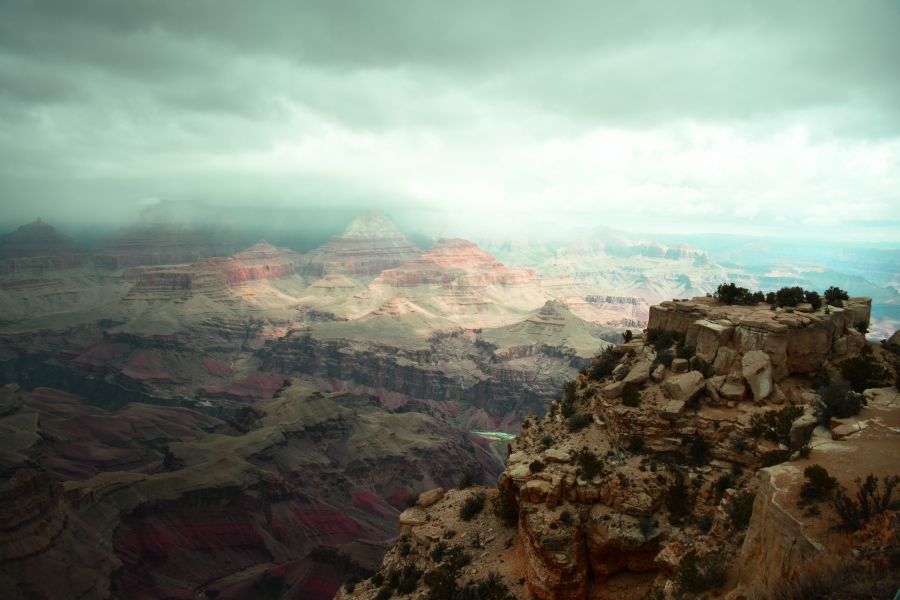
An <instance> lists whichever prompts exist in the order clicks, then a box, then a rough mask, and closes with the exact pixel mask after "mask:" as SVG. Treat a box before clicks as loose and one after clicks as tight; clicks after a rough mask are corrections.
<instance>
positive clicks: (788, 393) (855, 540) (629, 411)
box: [339, 301, 900, 600]
mask: <svg viewBox="0 0 900 600" xmlns="http://www.w3.org/2000/svg"><path fill="white" fill-rule="evenodd" d="M679 304H680V303H679ZM698 304H700V305H704V306H708V307H709V308H710V311H712V309H713V308H715V310H716V311H719V313H718V314H719V317H718V318H717V320H721V321H724V320H728V321H729V322H731V323H735V324H737V325H735V327H739V326H740V322H741V319H743V318H744V316H746V315H747V314H749V313H747V311H746V310H744V309H736V308H734V307H722V306H721V305H718V306H715V307H714V306H712V305H711V304H709V305H707V304H706V303H704V302H699V303H698ZM854 304H855V306H857V307H859V306H863V307H864V306H865V302H859V301H858V302H856V303H854ZM669 308H670V307H669V306H663V307H653V309H651V322H653V323H663V322H664V321H660V320H657V321H654V317H653V315H654V314H657V317H656V319H660V316H659V315H662V314H667V313H666V311H667V310H669ZM671 310H673V311H674V310H675V309H671ZM853 310H857V308H855V307H854V306H853V305H851V306H850V307H849V308H848V311H853ZM859 310H863V309H859ZM707 314H711V313H707ZM828 316H829V317H830V316H831V313H829V315H828ZM674 319H675V317H674V316H672V315H669V320H668V321H665V322H666V323H672V322H675V321H674ZM754 322H756V320H754ZM693 323H694V321H691V322H690V323H688V324H687V325H686V326H685V327H683V328H682V329H677V328H676V327H675V326H674V325H673V326H672V327H671V329H670V331H671V332H674V333H683V334H687V333H688V329H689V328H690V327H692V326H693ZM827 323H831V324H832V325H835V322H833V321H831V320H830V319H828V320H826V319H825V318H822V319H820V320H819V321H816V322H815V323H814V322H812V321H810V322H808V323H806V327H804V328H801V326H800V325H799V324H797V325H795V326H794V327H790V328H788V329H787V331H786V337H787V339H788V340H790V339H791V337H792V336H795V335H796V336H799V337H802V336H803V335H804V333H805V331H804V330H805V329H806V328H810V327H828V325H827ZM781 325H783V326H785V323H784V322H783V321H781ZM835 328H836V325H835ZM770 333H776V334H777V333H778V332H770ZM739 335H740V334H738V336H739ZM846 335H847V332H846V330H841V331H838V332H837V334H836V339H840V338H841V337H844V336H846ZM691 339H692V341H693V338H691ZM789 346H790V347H791V348H793V347H794V346H792V345H791V344H790V342H789ZM678 347H679V349H680V348H683V347H686V344H685V343H684V342H682V343H681V344H679V346H678ZM700 347H702V346H701V344H698V345H697V348H700ZM853 347H855V346H850V348H851V349H850V350H847V351H846V352H843V351H842V352H835V348H834V346H832V347H831V350H832V352H831V353H830V354H829V355H827V357H826V358H825V359H824V360H823V368H824V369H826V370H830V371H832V372H836V370H835V364H839V362H842V361H845V360H846V359H847V358H848V357H853V356H859V353H858V351H857V352H854V351H853V350H852V348H853ZM722 348H729V349H731V350H732V351H733V352H734V357H733V358H734V360H735V361H736V362H735V364H737V365H740V366H741V377H742V379H741V382H740V385H741V387H742V388H744V386H746V393H745V394H743V395H742V399H739V400H727V399H725V398H723V397H722V396H721V395H720V394H719V393H718V391H717V382H716V379H715V376H713V375H712V373H709V374H708V375H705V374H704V373H702V372H700V371H696V370H688V369H690V365H689V364H688V362H689V361H687V360H684V359H675V360H673V361H672V362H671V366H670V367H666V366H665V365H664V364H660V363H659V362H658V361H657V352H656V351H655V350H654V349H653V348H652V347H651V346H649V345H644V343H643V341H642V340H636V341H634V342H631V343H629V344H624V345H620V346H617V347H615V348H614V350H613V354H612V355H606V356H604V357H603V358H602V359H598V361H596V362H595V364H594V365H593V367H592V368H591V369H590V370H586V371H585V372H583V373H582V374H581V375H580V376H579V377H578V379H577V380H576V382H575V383H574V385H573V386H572V387H571V388H570V389H569V390H567V392H566V397H565V399H564V400H563V401H562V402H561V403H559V404H557V403H555V402H554V403H553V406H552V407H551V410H550V412H549V414H548V415H547V416H546V417H545V418H544V419H535V418H529V419H527V420H525V422H523V424H522V429H521V433H520V434H519V436H518V437H517V438H516V439H515V440H514V441H513V442H511V443H510V445H509V450H510V454H509V457H508V460H507V468H506V471H505V472H504V474H503V475H502V476H501V479H500V483H499V485H498V488H497V490H479V489H478V488H476V489H473V490H466V491H462V492H452V493H448V494H446V495H444V496H443V497H441V495H440V494H439V493H433V494H430V495H429V497H428V501H427V502H426V501H424V497H423V500H420V503H419V505H418V506H416V507H414V508H411V509H409V510H407V511H406V512H404V513H403V514H402V515H401V516H400V523H401V528H402V530H403V531H404V532H405V533H406V534H407V536H408V537H407V538H405V540H403V541H402V543H401V545H400V546H398V547H395V549H394V550H392V551H391V552H389V553H388V555H387V556H386V558H385V561H384V563H383V565H382V569H381V572H380V573H379V576H377V577H374V578H373V579H371V580H368V581H364V582H362V583H359V584H357V585H356V586H355V588H354V590H353V592H352V593H347V592H342V593H341V594H339V598H366V599H369V598H375V597H376V596H377V597H384V596H385V594H384V590H385V588H386V587H387V588H388V589H390V587H389V586H390V585H391V584H390V581H391V578H392V577H393V575H392V573H394V572H396V573H398V574H401V575H402V574H404V573H409V572H410V571H409V569H410V568H412V567H415V568H416V569H417V570H418V571H417V572H419V573H420V574H421V578H420V579H419V580H418V581H414V582H413V584H412V587H413V588H414V590H415V591H414V594H413V595H414V596H415V595H423V594H425V593H426V592H427V590H428V589H429V587H430V586H433V585H434V584H435V582H436V581H442V580H443V579H442V577H444V575H442V574H443V573H445V572H447V571H448V570H450V571H451V572H452V573H453V574H454V576H455V577H456V580H457V581H458V585H460V586H469V587H470V588H471V589H476V588H477V587H478V586H479V585H482V584H485V582H486V581H488V580H490V581H493V582H494V583H495V587H494V588H492V589H502V590H503V592H502V594H503V595H501V596H498V597H516V598H534V597H537V598H542V599H548V600H549V599H551V598H552V599H558V598H592V599H598V598H610V599H612V598H645V597H648V595H651V596H653V597H685V596H687V597H693V595H694V594H701V593H703V592H706V593H707V594H712V595H713V596H716V597H720V596H727V597H729V598H734V599H737V598H767V597H773V596H775V595H777V594H780V593H785V590H786V589H787V588H789V587H790V586H792V585H794V583H793V582H794V581H797V580H799V579H800V578H803V577H810V576H812V575H808V573H815V572H816V571H815V569H816V566H817V563H821V562H822V561H825V562H828V561H830V562H831V563H834V562H835V561H844V563H846V562H847V561H850V562H851V563H852V565H853V566H852V567H845V568H851V569H854V570H855V571H854V572H857V573H860V574H862V573H865V575H859V577H865V578H866V579H864V581H866V582H867V583H866V585H867V586H868V587H867V588H866V589H868V590H876V589H878V590H883V591H884V592H885V593H887V594H891V593H893V590H894V589H895V588H896V586H897V585H900V578H898V577H897V576H896V571H894V574H893V575H891V574H889V573H888V572H887V571H885V570H884V569H885V568H886V565H896V564H897V563H898V561H900V515H898V514H897V513H896V511H893V512H892V511H891V510H889V511H888V512H886V513H885V514H884V515H881V516H879V517H877V518H876V519H873V520H872V521H871V522H870V523H869V524H868V525H867V526H866V529H864V530H863V531H862V532H860V533H859V534H856V535H849V534H847V533H844V532H842V531H840V530H839V529H836V528H835V527H834V525H835V523H836V522H837V521H838V518H837V515H836V514H835V512H834V511H833V509H832V508H831V506H830V505H829V504H828V503H819V504H816V505H815V510H813V509H811V508H810V504H809V503H808V501H807V502H806V503H801V502H799V501H800V490H801V487H802V485H803V483H804V481H805V478H804V477H803V471H804V469H805V468H806V467H808V466H810V465H812V464H820V465H822V466H824V467H825V468H827V469H828V471H829V472H830V473H832V474H834V475H835V476H836V477H837V480H838V482H839V483H840V484H841V485H844V486H846V487H848V488H850V489H852V488H853V486H854V484H853V483H852V479H853V478H854V477H856V476H860V475H863V476H864V475H866V474H868V473H870V472H871V473H873V474H874V475H877V476H879V477H885V476H889V475H896V474H898V473H897V468H896V464H895V463H894V462H893V459H892V458H891V457H892V456H893V455H894V454H895V452H896V449H897V448H898V447H900V437H898V433H897V431H898V430H900V429H898V428H897V427H896V424H897V423H900V394H898V392H897V390H896V389H893V388H884V389H871V390H867V391H866V397H867V398H868V407H865V408H863V409H862V411H861V412H860V413H859V414H858V415H857V416H855V417H851V418H849V419H832V420H831V421H830V422H828V423H827V428H826V427H822V426H818V427H816V426H817V420H816V418H815V417H814V416H813V413H814V407H815V406H817V405H819V403H820V402H821V399H820V398H819V397H818V396H817V395H816V394H815V392H814V391H813V390H811V389H810V387H809V379H808V378H807V376H806V375H805V374H799V373H798V374H797V375H792V374H791V373H792V372H791V369H790V368H789V367H788V364H789V363H791V361H792V358H791V354H790V353H789V352H786V353H784V354H776V357H780V361H781V362H776V360H773V359H772V358H771V356H770V355H769V354H768V353H766V352H764V351H762V350H757V349H756V348H755V347H746V346H735V347H729V346H727V345H723V346H722ZM866 352H867V353H868V354H867V356H870V357H871V358H872V360H875V361H877V362H878V363H879V364H881V365H882V366H884V367H887V366H888V365H889V363H890V361H889V360H887V359H888V356H887V354H885V352H884V351H883V350H881V349H879V348H877V347H870V349H869V350H867V351H866ZM684 353H686V352H684ZM611 356H618V357H619V358H618V359H617V360H615V361H614V362H610V357H611ZM713 358H714V357H713ZM698 360H702V361H704V362H705V361H706V358H702V359H698ZM832 361H835V362H832ZM791 364H793V363H791ZM783 371H787V373H788V374H787V375H785V376H784V377H782V378H781V379H780V380H779V384H778V385H779V386H780V391H781V395H780V396H778V397H776V396H775V392H774V391H773V389H774V388H769V389H768V390H767V388H766V385H767V383H765V381H766V378H768V380H767V381H769V382H773V379H774V375H773V374H774V373H776V372H777V373H780V372H783ZM795 373H797V372H796V371H795ZM891 376H893V374H891ZM772 385H774V383H772ZM754 400H755V401H754ZM779 402H781V403H786V404H788V405H789V406H788V407H787V409H786V410H783V408H784V406H783V405H782V406H779V404H778V403H779ZM779 419H784V420H785V422H784V423H782V424H777V423H779ZM765 423H773V425H771V427H772V429H771V430H769V429H767V428H766V427H768V426H766V425H763V424H765ZM801 449H803V451H802V452H800V451H799V450H801ZM789 459H790V460H789ZM772 465H774V466H772ZM478 494H483V495H484V497H485V498H486V504H485V506H484V508H471V509H470V510H469V509H467V508H466V505H467V504H472V502H474V500H472V501H470V499H474V498H475V497H476V496H478ZM434 498H437V499H436V500H433V499H434ZM754 498H755V499H754ZM467 510H468V513H471V512H472V511H474V513H475V517H474V518H472V519H470V520H466V519H464V518H461V516H462V515H464V514H468V513H467V512H466V511H467ZM504 521H505V522H506V523H508V525H507V524H504ZM513 521H514V522H515V524H514V525H513V524H512V522H513ZM498 540H500V541H501V543H498ZM456 553H463V554H465V555H466V556H467V559H466V560H457V558H453V559H452V560H448V559H447V558H445V557H446V556H448V555H450V556H452V557H457V556H458V555H457V554H456ZM460 565H462V566H460ZM826 577H827V576H826ZM842 577H846V575H842ZM829 581H831V583H824V582H823V583H819V584H817V585H834V586H846V585H856V584H848V581H850V580H849V579H846V578H845V579H840V578H835V579H833V580H829ZM432 589H434V588H432ZM817 589H827V588H821V587H820V588H817ZM835 589H844V588H835ZM847 589H848V590H849V589H850V588H847ZM506 594H508V595H506Z"/></svg>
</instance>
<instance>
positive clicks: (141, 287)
mask: <svg viewBox="0 0 900 600" xmlns="http://www.w3.org/2000/svg"><path fill="white" fill-rule="evenodd" d="M299 261H300V255H299V254H297V253H296V252H293V251H291V250H287V249H285V248H277V247H275V246H272V245H271V244H268V243H267V242H264V241H261V242H259V243H257V244H256V245H254V246H253V247H251V248H248V249H247V250H244V251H242V252H238V253H237V254H234V255H232V256H228V257H221V258H205V259H202V260H199V261H197V262H195V263H194V264H192V265H186V266H176V267H168V268H164V269H148V268H138V269H132V270H130V271H128V272H127V273H126V278H129V279H132V280H134V281H135V285H134V287H133V288H132V289H131V291H130V292H129V294H128V299H130V300H135V299H160V298H170V297H179V296H187V295H189V294H190V293H192V292H198V291H200V292H203V293H206V294H207V295H211V296H216V295H224V294H225V289H226V288H229V287H235V286H240V285H242V284H245V283H248V282H250V281H260V280H269V279H281V278H284V277H289V276H291V275H293V274H294V273H296V271H297V265H298V263H299Z"/></svg>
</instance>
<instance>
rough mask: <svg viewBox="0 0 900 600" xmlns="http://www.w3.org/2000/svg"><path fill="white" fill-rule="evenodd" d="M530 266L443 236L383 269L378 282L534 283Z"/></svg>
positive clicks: (403, 284) (410, 284)
mask: <svg viewBox="0 0 900 600" xmlns="http://www.w3.org/2000/svg"><path fill="white" fill-rule="evenodd" d="M536 278H537V274H536V273H535V272H534V271H533V270H531V269H513V268H510V267H507V266H506V265H504V264H502V263H499V262H497V260H496V259H495V258H494V257H493V256H491V255H490V254H488V253H487V252H485V251H484V250H481V249H480V248H479V247H478V246H476V245H475V244H473V243H472V242H469V241H467V240H462V239H455V238H454V239H442V240H438V242H437V243H436V244H435V245H434V246H432V247H431V248H430V249H428V250H427V251H425V252H424V253H423V254H422V255H421V256H419V257H417V258H415V259H413V260H410V261H409V262H406V263H404V264H402V265H401V266H399V267H397V268H395V269H389V270H387V271H385V272H383V273H382V274H381V275H380V276H379V277H378V280H377V282H378V283H384V284H386V285H390V286H393V287H400V288H402V287H414V286H419V285H438V286H442V287H448V288H449V287H453V288H462V289H467V288H482V287H485V286H489V285H522V284H527V283H529V282H533V281H534V280H535V279H536Z"/></svg>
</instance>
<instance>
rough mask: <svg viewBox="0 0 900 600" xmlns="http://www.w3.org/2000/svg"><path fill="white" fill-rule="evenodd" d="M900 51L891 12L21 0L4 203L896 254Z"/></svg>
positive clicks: (118, 214)
mask: <svg viewBox="0 0 900 600" xmlns="http://www.w3.org/2000/svg"><path fill="white" fill-rule="evenodd" d="M896 31H900V3H898V2H896V1H891V0H882V1H878V0H871V1H864V2H859V3H846V2H820V1H817V2H795V3H789V4H784V3H774V2H771V3H770V2H752V3H750V2H748V3H742V2H736V3H732V2H729V3H722V2H712V1H709V2H700V1H697V2H691V3H677V4H676V3H668V2H630V3H621V2H567V3H561V4H559V5H558V6H556V5H554V6H552V7H551V5H548V4H547V3H545V2H492V3H474V2H472V3H468V2H463V3H451V4H448V3H437V2H424V1H417V2H384V3H373V2H349V1H336V2H326V3H319V2H309V3H303V2H300V3H297V2H273V3H266V4H265V5H264V6H259V5H255V4H249V3H241V2H233V3H222V2H204V1H198V2H188V3H159V2H149V1H148V2H140V1H137V2H129V3H118V2H112V1H85V2H78V3H72V2H31V1H24V0H5V1H2V2H0V132H2V135H0V188H2V189H0V203H2V207H3V212H4V213H6V214H5V215H4V216H6V217H7V218H8V219H18V220H28V219H30V218H33V217H34V216H35V214H34V213H35V212H36V211H37V212H40V213H41V214H45V215H56V216H58V217H59V218H61V219H62V218H65V219H73V220H74V219H95V220H109V221H111V222H112V221H116V222H118V221H127V220H128V219H130V218H133V217H134V215H135V214H136V213H137V211H138V210H139V209H140V206H141V202H142V201H143V200H145V199H146V198H163V199H167V200H175V201H202V202H204V203H207V204H221V205H226V206H228V205H241V206H247V205H265V206H267V207H269V208H273V209H277V208H278V207H291V208H297V207H306V208H317V207H318V208H321V207H339V208H341V209H348V210H349V209H352V208H354V207H360V208H363V207H370V206H381V207H385V208H388V209H391V210H394V211H399V212H403V211H406V212H407V213H408V214H416V215H423V214H425V215H427V214H439V215H442V216H440V217H436V218H433V219H432V220H431V221H432V223H430V225H431V226H433V228H435V229H439V230H440V231H437V233H459V234H465V233H467V231H470V230H471V231H476V230H477V232H478V233H485V232H486V231H488V230H490V229H491V228H496V229H497V230H498V231H499V230H501V229H503V228H504V227H505V228H506V229H508V228H509V226H510V224H511V223H513V224H515V226H517V227H522V228H525V229H528V230H529V231H540V230H541V229H542V228H545V227H547V226H548V225H549V224H550V223H558V224H559V226H564V225H566V224H576V223H577V224H584V223H585V222H591V223H595V224H598V225H601V224H602V225H613V226H620V227H630V228H635V229H639V228H641V227H646V228H650V229H653V228H656V229H659V230H662V229H666V230H681V231H698V230H708V231H738V232H753V233H769V234H785V233H788V232H790V233H792V234H796V233H797V232H796V228H797V227H798V224H803V227H804V231H805V233H808V234H811V235H840V236H844V237H845V238H848V239H854V238H857V239H866V240H879V239H881V240H885V241H893V240H896V239H898V237H900V236H898V233H900V197H898V194H900V193H898V191H897V190H900V175H898V173H900V108H898V107H900V79H898V78H897V77H895V76H892V74H893V72H894V71H895V69H896V57H897V56H900V36H897V35H896ZM475 214H477V215H478V216H477V218H474V217H473V215H475ZM789 228H790V229H789Z"/></svg>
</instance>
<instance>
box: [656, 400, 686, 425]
mask: <svg viewBox="0 0 900 600" xmlns="http://www.w3.org/2000/svg"><path fill="white" fill-rule="evenodd" d="M684 406H685V402H684V400H669V401H668V402H667V403H666V405H665V406H664V407H663V409H662V411H661V412H660V416H661V417H662V418H663V419H669V420H670V421H673V420H675V419H677V418H678V417H680V416H681V415H682V414H684Z"/></svg>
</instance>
